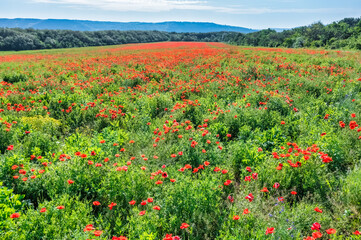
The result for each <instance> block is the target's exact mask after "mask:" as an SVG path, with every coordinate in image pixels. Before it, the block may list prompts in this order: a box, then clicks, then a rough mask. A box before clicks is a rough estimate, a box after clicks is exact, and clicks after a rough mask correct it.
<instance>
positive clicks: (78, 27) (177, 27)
mask: <svg viewBox="0 0 361 240" xmlns="http://www.w3.org/2000/svg"><path fill="white" fill-rule="evenodd" d="M0 27H5V28H24V29H25V28H33V29H53V30H73V31H102V30H121V31H128V30H142V31H148V30H157V31H165V32H200V33H205V32H225V31H231V32H239V33H251V32H256V31H257V30H254V29H250V28H243V27H235V26H228V25H220V24H215V23H207V22H160V23H146V22H102V21H85V20H68V19H31V18H15V19H8V18H0Z"/></svg>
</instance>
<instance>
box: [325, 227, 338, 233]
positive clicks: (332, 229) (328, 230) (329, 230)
mask: <svg viewBox="0 0 361 240" xmlns="http://www.w3.org/2000/svg"><path fill="white" fill-rule="evenodd" d="M326 232H327V234H335V233H336V229H334V228H329V229H326Z"/></svg>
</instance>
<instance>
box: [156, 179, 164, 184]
mask: <svg viewBox="0 0 361 240" xmlns="http://www.w3.org/2000/svg"><path fill="white" fill-rule="evenodd" d="M162 183H163V182H162V181H160V180H158V181H156V182H155V184H157V185H159V184H162Z"/></svg>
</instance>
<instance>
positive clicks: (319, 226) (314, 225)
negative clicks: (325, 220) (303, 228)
mask: <svg viewBox="0 0 361 240" xmlns="http://www.w3.org/2000/svg"><path fill="white" fill-rule="evenodd" d="M320 229H321V224H319V223H318V222H315V223H314V224H312V226H311V230H317V231H319V230H320Z"/></svg>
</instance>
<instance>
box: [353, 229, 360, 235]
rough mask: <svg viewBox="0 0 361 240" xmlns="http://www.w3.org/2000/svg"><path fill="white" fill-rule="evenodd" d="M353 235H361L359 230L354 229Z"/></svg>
mask: <svg viewBox="0 0 361 240" xmlns="http://www.w3.org/2000/svg"><path fill="white" fill-rule="evenodd" d="M353 234H354V235H361V232H359V230H356V231H354V232H353Z"/></svg>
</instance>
